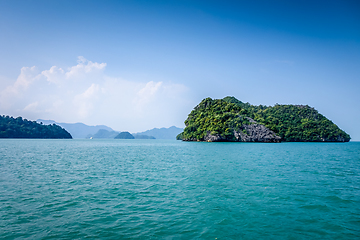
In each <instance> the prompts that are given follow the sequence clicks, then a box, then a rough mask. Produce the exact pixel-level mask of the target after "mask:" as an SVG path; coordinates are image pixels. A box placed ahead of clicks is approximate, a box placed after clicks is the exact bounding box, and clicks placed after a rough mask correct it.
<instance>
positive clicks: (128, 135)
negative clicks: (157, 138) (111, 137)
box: [115, 132, 135, 139]
mask: <svg viewBox="0 0 360 240" xmlns="http://www.w3.org/2000/svg"><path fill="white" fill-rule="evenodd" d="M115 139H135V137H134V136H133V135H132V134H131V133H129V132H121V133H119V134H118V135H117V136H116V137H115Z"/></svg>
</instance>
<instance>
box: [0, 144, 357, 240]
mask: <svg viewBox="0 0 360 240" xmlns="http://www.w3.org/2000/svg"><path fill="white" fill-rule="evenodd" d="M83 238H97V239H99V238H101V239H216V238H217V239H359V238H360V142H350V143H281V144H262V143H198V142H192V143H188V142H181V141H161V140H15V139H14V140H9V139H7V140H0V239H83Z"/></svg>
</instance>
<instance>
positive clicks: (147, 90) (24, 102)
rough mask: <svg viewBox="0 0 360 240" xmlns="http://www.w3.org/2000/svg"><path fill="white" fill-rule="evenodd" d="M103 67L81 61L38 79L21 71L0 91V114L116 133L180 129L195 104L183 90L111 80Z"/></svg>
mask: <svg viewBox="0 0 360 240" xmlns="http://www.w3.org/2000/svg"><path fill="white" fill-rule="evenodd" d="M105 67H106V63H96V62H91V61H88V60H86V59H85V58H83V57H79V58H78V63H77V65H75V66H72V67H69V68H66V69H67V70H66V71H65V70H63V68H60V67H58V66H52V67H51V68H50V69H47V70H43V71H41V72H40V73H38V71H37V70H36V68H35V67H31V68H28V67H24V68H22V69H21V73H20V75H19V77H18V78H17V79H16V81H14V82H13V84H11V85H9V86H7V87H5V88H4V90H2V91H1V90H0V110H1V111H2V112H3V114H9V115H14V116H15V115H16V116H19V115H20V116H23V117H25V118H30V119H31V120H36V119H38V118H42V119H53V120H56V121H59V122H84V123H86V124H93V125H95V124H105V125H108V126H110V127H113V128H114V129H115V130H128V131H143V130H147V129H150V128H153V127H169V126H172V125H177V126H182V123H183V121H184V120H185V117H186V115H187V113H188V111H189V110H191V108H192V105H193V104H194V103H193V102H191V101H189V89H188V88H187V87H185V86H184V85H181V84H175V83H171V82H166V81H156V80H148V81H128V80H124V79H121V78H116V77H109V76H106V75H105V74H104V73H103V70H104V69H105Z"/></svg>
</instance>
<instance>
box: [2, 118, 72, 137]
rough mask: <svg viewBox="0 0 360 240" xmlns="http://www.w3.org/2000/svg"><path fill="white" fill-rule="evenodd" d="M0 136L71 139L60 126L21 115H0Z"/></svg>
mask: <svg viewBox="0 0 360 240" xmlns="http://www.w3.org/2000/svg"><path fill="white" fill-rule="evenodd" d="M0 138H52V139H71V138H72V136H71V134H70V133H69V132H67V131H66V130H65V129H63V128H62V127H60V126H58V125H56V124H51V125H43V124H42V123H37V122H36V121H29V120H27V119H23V118H22V117H17V118H13V117H10V116H5V115H3V116H0Z"/></svg>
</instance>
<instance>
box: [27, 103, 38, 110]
mask: <svg viewBox="0 0 360 240" xmlns="http://www.w3.org/2000/svg"><path fill="white" fill-rule="evenodd" d="M38 105H39V102H33V103H30V104H29V105H27V106H26V107H24V111H30V112H37V109H36V108H37V106H38Z"/></svg>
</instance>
